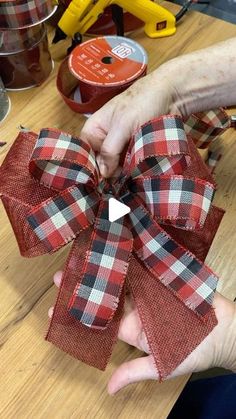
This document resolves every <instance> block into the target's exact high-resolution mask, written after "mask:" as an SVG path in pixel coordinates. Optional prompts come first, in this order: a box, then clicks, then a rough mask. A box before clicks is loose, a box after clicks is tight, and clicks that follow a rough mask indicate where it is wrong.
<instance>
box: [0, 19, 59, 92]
mask: <svg viewBox="0 0 236 419" xmlns="http://www.w3.org/2000/svg"><path fill="white" fill-rule="evenodd" d="M52 68H53V62H52V59H51V56H50V52H49V50H48V39H47V31H46V27H45V25H44V24H39V25H37V26H34V27H31V28H24V29H15V30H4V31H0V74H1V77H2V80H3V83H4V85H5V87H6V88H7V89H11V90H22V89H26V88H30V87H33V86H39V85H40V84H42V83H43V82H44V81H45V80H46V79H47V77H48V76H49V74H50V73H51V71H52Z"/></svg>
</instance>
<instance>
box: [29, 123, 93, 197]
mask: <svg viewBox="0 0 236 419" xmlns="http://www.w3.org/2000/svg"><path fill="white" fill-rule="evenodd" d="M29 171H30V173H31V174H32V176H33V177H35V178H36V179H38V180H39V182H40V183H41V184H42V185H45V186H47V187H49V188H51V189H55V190H64V189H65V188H67V187H69V186H72V185H75V184H81V183H84V184H92V185H93V186H94V185H95V182H97V179H98V171H97V165H96V160H95V154H94V152H93V150H92V149H91V147H89V146H88V145H87V144H86V143H84V142H82V141H81V140H80V139H78V138H76V137H73V136H72V135H70V134H66V133H64V132H61V131H58V130H56V129H50V130H49V129H43V130H41V131H40V134H39V137H38V140H37V143H36V145H35V148H34V151H33V154H32V156H31V159H30V162H29Z"/></svg>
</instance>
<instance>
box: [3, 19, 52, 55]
mask: <svg viewBox="0 0 236 419" xmlns="http://www.w3.org/2000/svg"><path fill="white" fill-rule="evenodd" d="M44 32H45V28H44V25H36V26H32V27H30V28H23V29H12V30H0V55H9V54H14V53H16V52H20V51H24V50H26V49H30V48H32V47H33V46H34V45H35V44H37V43H38V42H39V41H40V40H41V39H42V37H43V36H44Z"/></svg>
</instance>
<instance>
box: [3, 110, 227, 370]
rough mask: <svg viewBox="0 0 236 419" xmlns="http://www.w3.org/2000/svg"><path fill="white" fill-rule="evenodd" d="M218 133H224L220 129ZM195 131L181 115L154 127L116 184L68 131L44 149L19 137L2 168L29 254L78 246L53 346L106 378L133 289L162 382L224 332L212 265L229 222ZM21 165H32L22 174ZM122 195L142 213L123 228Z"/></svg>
mask: <svg viewBox="0 0 236 419" xmlns="http://www.w3.org/2000/svg"><path fill="white" fill-rule="evenodd" d="M223 118H224V122H223ZM218 119H219V121H221V127H218V128H219V129H220V130H221V132H223V131H224V130H225V129H226V128H227V127H229V126H230V122H229V119H227V116H226V115H225V113H223V112H221V111H219V112H218ZM207 125H208V129H210V126H211V128H212V129H211V135H213V129H215V127H213V126H212V123H211V121H210V119H209V121H208V123H207ZM195 128H196V127H195ZM185 130H186V125H184V124H183V121H182V120H181V118H179V117H175V116H170V115H169V116H164V117H161V118H158V119H156V120H154V121H151V122H150V123H147V124H145V125H144V126H142V127H141V129H140V130H138V131H137V132H136V133H135V134H134V136H133V137H132V139H131V142H130V146H129V149H128V152H127V154H126V158H125V162H124V168H123V170H122V173H121V175H120V177H119V178H118V179H117V180H116V181H114V182H113V183H111V182H104V181H101V180H100V179H99V175H98V171H97V168H96V161H95V155H94V153H93V151H92V149H91V148H90V147H89V146H88V145H87V144H85V143H83V142H82V141H81V140H79V139H77V138H74V137H72V136H70V135H68V134H65V133H61V132H59V131H56V130H42V131H41V133H40V135H39V137H38V139H37V141H36V144H35V140H36V135H34V134H32V133H30V134H25V133H24V134H23V135H24V136H27V139H28V144H26V145H25V144H22V141H20V140H19V139H18V141H16V143H15V145H14V146H13V148H12V150H11V151H10V152H9V154H8V156H7V157H6V159H5V161H4V164H3V166H2V168H1V174H2V179H3V182H2V185H1V188H0V191H1V193H2V195H3V196H2V200H3V203H4V205H5V208H6V210H7V212H8V215H9V218H10V219H11V222H12V225H13V228H14V230H15V234H16V237H17V239H18V242H19V245H20V249H21V251H22V253H23V254H25V255H28V256H33V255H36V254H39V253H44V252H53V251H55V250H57V249H59V248H60V247H61V246H63V245H65V244H66V243H68V242H69V241H71V240H74V241H73V245H72V248H71V251H70V255H69V257H68V260H67V264H66V267H65V271H64V276H63V280H62V286H61V288H60V291H59V296H58V299H57V303H56V306H55V310H54V315H53V319H52V321H51V325H50V328H49V332H48V335H47V339H48V340H50V341H52V342H54V343H55V344H56V345H58V346H59V347H60V348H62V349H63V350H66V351H67V352H69V353H71V354H72V355H74V356H76V357H77V358H79V359H81V360H83V361H84V362H87V363H89V364H91V365H94V366H96V367H98V368H101V369H104V368H105V366H106V364H107V362H108V359H109V356H110V354H111V351H112V346H113V344H114V342H115V340H116V337H117V331H118V327H119V321H120V318H121V315H122V309H123V302H124V282H125V281H126V284H127V287H128V288H129V289H130V291H131V293H132V295H133V297H134V300H135V302H136V305H137V308H138V311H139V314H140V317H141V320H142V323H143V327H144V331H145V333H146V335H147V338H148V343H149V346H150V349H151V352H152V353H153V356H154V359H155V362H156V366H157V368H158V371H159V374H160V377H161V378H164V377H165V376H167V375H168V374H169V373H170V372H171V371H172V370H173V369H174V368H175V367H176V366H177V365H178V364H179V363H180V362H182V360H183V359H184V358H185V357H186V356H187V355H188V354H189V353H190V352H191V351H192V350H193V349H194V348H195V347H196V346H197V345H198V344H199V343H200V342H201V341H202V340H203V339H204V338H205V337H206V336H207V335H208V334H209V333H210V331H211V330H212V328H213V327H214V326H215V324H216V319H215V316H214V312H213V310H212V300H213V296H214V291H215V288H216V283H217V278H216V276H215V275H214V274H213V273H212V272H211V270H210V269H209V268H207V267H206V265H204V264H203V263H202V260H203V259H204V258H205V256H206V254H207V251H208V249H209V246H210V244H211V241H212V240H213V238H214V235H215V232H216V230H217V227H218V225H219V222H220V220H221V218H222V215H223V213H222V211H221V210H219V209H217V208H215V207H213V206H212V207H211V208H210V203H211V200H212V196H213V190H214V188H213V180H212V178H211V177H210V175H209V173H208V171H207V169H206V168H205V166H204V164H203V163H202V161H201V159H200V158H199V156H198V155H197V152H196V151H195V147H194V145H193V144H192V142H191V139H190V138H189V137H186V134H185ZM218 131H219V130H218ZM218 131H217V134H219V132H218ZM198 132H199V131H198ZM29 142H30V143H31V144H30V146H29ZM33 146H34V149H33V153H32V156H31V159H30V164H29V169H30V172H31V174H32V175H33V176H34V178H36V179H37V180H38V181H39V182H40V183H41V184H42V185H44V186H41V185H39V184H37V183H36V182H35V180H34V179H32V178H31V179H30V178H29V175H28V174H27V173H25V170H26V165H27V161H29V151H30V149H31V151H32V148H33ZM20 156H21V157H23V160H24V162H23V166H24V167H23V166H22V167H20V168H19V167H18V170H17V169H16V167H15V162H16V158H18V161H20V159H19V157H20ZM23 172H24V173H23ZM7 174H8V184H6V176H7ZM196 174H197V176H196ZM13 179H14V180H15V181H16V179H17V181H18V183H19V184H20V186H22V187H23V182H22V181H23V179H24V183H25V185H24V192H23V191H22V189H21V188H19V191H18V193H17V191H15V190H14V193H13V186H14V185H13V183H12V182H13ZM26 179H27V181H26ZM4 180H5V181H4ZM9 182H10V183H9ZM33 188H34V192H33ZM55 191H57V192H55ZM19 195H21V196H19ZM23 196H24V205H23V204H22V205H21V209H20V210H19V205H20V202H21V200H22V197H23ZM112 197H113V198H116V199H117V200H119V201H121V202H123V203H124V204H126V205H128V206H129V207H130V209H131V212H130V214H128V215H126V216H125V217H121V218H120V219H118V220H116V221H114V222H110V221H109V217H108V206H109V200H110V199H111V198H112ZM32 198H33V199H32ZM30 199H31V201H30ZM29 201H30V202H29ZM12 203H14V205H12ZM17 206H18V211H17ZM13 207H14V208H13ZM23 207H24V208H23ZM15 211H17V214H16V212H15ZM20 220H24V221H23V224H24V229H23V230H24V231H23V235H24V237H23V236H22V232H21V236H20V234H19V229H17V224H19V221H20ZM26 220H27V221H26ZM16 221H17V222H16ZM160 223H161V224H162V226H160ZM29 226H30V227H29ZM31 229H32V230H33V231H34V233H32V230H31ZM86 229H87V230H86ZM29 232H30V233H29ZM26 234H28V236H27V240H28V243H27V244H26ZM186 248H187V249H188V250H186ZM132 251H133V255H132V256H131V252H132ZM192 251H193V252H194V253H195V256H194V255H193V254H192V253H191V252H192ZM88 326H89V327H88ZM91 328H92V330H91Z"/></svg>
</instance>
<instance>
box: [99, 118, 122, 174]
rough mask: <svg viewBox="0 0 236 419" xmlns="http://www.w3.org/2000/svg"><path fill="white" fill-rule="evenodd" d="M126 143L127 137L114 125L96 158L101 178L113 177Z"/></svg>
mask: <svg viewBox="0 0 236 419" xmlns="http://www.w3.org/2000/svg"><path fill="white" fill-rule="evenodd" d="M128 141H129V135H128V134H126V132H124V130H122V129H121V127H119V125H118V124H114V126H113V127H112V128H111V130H110V131H109V133H108V135H107V136H106V137H105V139H104V141H103V143H102V146H101V149H100V153H99V156H98V158H97V163H98V166H99V170H100V173H101V175H102V176H103V177H105V178H109V177H111V176H112V175H114V173H115V171H116V169H117V167H118V166H119V162H120V155H121V153H122V151H123V149H124V148H125V146H126V144H127V142H128Z"/></svg>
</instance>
